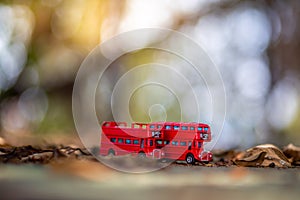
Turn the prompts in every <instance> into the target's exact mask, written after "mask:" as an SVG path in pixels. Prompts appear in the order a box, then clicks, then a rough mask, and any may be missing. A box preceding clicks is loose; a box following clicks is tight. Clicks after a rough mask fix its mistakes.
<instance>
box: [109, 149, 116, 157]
mask: <svg viewBox="0 0 300 200" xmlns="http://www.w3.org/2000/svg"><path fill="white" fill-rule="evenodd" d="M107 155H108V156H114V155H115V151H114V150H112V149H110V150H109V151H108V154H107Z"/></svg>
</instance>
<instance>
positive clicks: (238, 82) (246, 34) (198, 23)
mask: <svg viewBox="0 0 300 200" xmlns="http://www.w3.org/2000/svg"><path fill="white" fill-rule="evenodd" d="M299 17H300V2H299V1H296V0H294V1H293V0H287V1H284V2H283V1H280V0H265V1H239V0H211V1H205V0H191V1H188V2H187V1H183V0H163V1H146V0H124V1H117V0H111V1H108V0H89V1H85V0H73V1H69V0H10V1H9V0H4V1H1V3H0V137H3V138H4V139H5V140H7V141H8V142H10V143H12V144H15V145H18V144H24V143H25V144H28V143H30V142H31V141H32V139H33V138H41V139H44V140H46V141H48V138H50V139H49V141H50V140H56V139H57V138H59V139H58V140H61V141H62V142H63V141H67V140H69V139H70V138H71V139H70V140H72V138H76V137H77V136H76V130H75V126H74V122H73V117H72V89H73V84H74V80H75V77H76V73H77V71H78V69H79V67H80V65H81V63H82V61H83V60H84V58H85V57H86V56H87V55H88V54H89V52H90V51H91V50H92V49H93V48H95V47H96V46H97V45H98V44H100V43H101V42H103V41H105V40H107V39H109V38H111V37H113V36H114V35H117V34H119V33H122V32H124V31H129V30H133V29H138V28H146V27H162V28H169V29H174V30H178V31H180V32H183V33H185V34H186V35H188V36H190V37H191V38H192V39H193V40H195V41H196V42H198V43H199V44H201V45H202V46H203V47H204V48H205V49H206V51H207V53H208V54H209V56H210V57H211V58H212V60H213V61H214V62H215V64H216V66H217V67H218V69H219V71H220V73H221V76H222V78H223V81H224V87H225V90H226V111H227V112H226V119H225V123H224V127H223V132H222V135H221V138H220V140H219V141H218V144H217V146H216V148H223V149H229V148H247V147H249V146H252V145H254V144H259V143H274V144H276V145H280V146H282V145H286V144H288V143H294V144H297V145H300V134H299V132H300V110H299V101H300V98H299V92H300V82H299V80H300V79H299V75H300V67H299V66H300V58H299V53H300V26H299V23H298V21H299ZM137 55H139V57H138V58H139V59H140V60H135V62H134V63H132V61H130V60H129V61H128V60H127V62H131V65H135V64H141V63H146V61H149V59H148V56H151V55H152V54H151V52H148V53H147V52H146V53H145V52H141V53H140V54H137ZM120 62H122V59H121V61H120ZM181 70H182V71H184V68H183V69H181ZM108 73H109V72H108ZM111 76H112V77H113V76H114V75H113V74H112V75H111ZM111 81H113V80H111ZM211 81H212V82H213V80H211ZM105 84H106V85H108V88H109V85H110V80H109V79H108V80H106V82H105ZM109 91H110V90H109ZM108 93H109V92H108ZM157 94H161V95H168V94H166V93H164V92H163V91H160V89H159V88H158V89H157ZM135 95H142V96H143V95H145V91H144V93H143V92H142V91H141V92H140V93H139V94H135ZM137 99H138V98H137ZM138 101H139V100H137V102H135V103H133V105H130V107H132V109H133V112H132V113H133V115H134V113H136V115H135V116H133V119H135V120H137V121H143V120H145V121H147V120H149V119H146V118H143V116H139V115H138V113H140V109H142V107H143V106H141V105H140V104H139V105H140V106H138V105H135V104H138V103H139V102H138ZM140 101H142V100H140ZM204 102H205V100H204ZM177 103H178V102H175V101H174V105H173V109H174V111H173V112H171V113H173V114H174V116H172V114H171V115H168V116H167V119H168V120H176V119H177V118H176V116H177V114H178V113H177V111H176V107H177ZM153 109H154V110H155V107H154V108H153ZM158 113H159V112H158ZM206 114H208V115H209V113H206ZM206 114H205V113H204V114H203V115H204V117H203V120H204V122H206V121H205V119H206V118H205V116H206ZM208 122H209V120H208ZM61 138H63V139H61ZM65 138H68V139H66V140H64V139H65Z"/></svg>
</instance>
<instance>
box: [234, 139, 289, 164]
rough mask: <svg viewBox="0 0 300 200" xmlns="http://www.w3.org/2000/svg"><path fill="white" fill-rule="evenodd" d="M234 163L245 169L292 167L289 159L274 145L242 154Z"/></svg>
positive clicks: (266, 145)
mask: <svg viewBox="0 0 300 200" xmlns="http://www.w3.org/2000/svg"><path fill="white" fill-rule="evenodd" d="M233 162H234V163H235V164H236V165H238V166H243V167H255V166H261V167H275V166H276V167H291V163H290V161H289V159H288V158H287V157H286V156H285V155H284V154H283V152H282V151H281V150H280V149H279V148H278V147H276V146H274V145H272V144H264V145H259V146H256V147H253V148H250V149H248V150H246V152H241V153H239V154H238V155H237V156H236V157H235V158H234V159H233Z"/></svg>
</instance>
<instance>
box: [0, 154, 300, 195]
mask: <svg viewBox="0 0 300 200" xmlns="http://www.w3.org/2000/svg"><path fill="white" fill-rule="evenodd" d="M299 188H300V169H299V168H283V169H282V168H253V167H238V166H223V167H217V166H209V165H193V166H192V165H186V164H185V163H173V164H171V165H169V166H167V167H166V168H163V169H160V170H158V171H155V172H150V173H141V174H132V173H124V172H120V171H117V170H114V169H111V168H109V167H106V166H104V165H103V164H101V163H100V162H98V161H96V160H95V159H92V158H91V159H74V158H63V159H59V160H57V161H54V162H51V163H49V164H33V163H29V164H1V165H0V194H1V197H2V198H3V199H130V200H134V199H137V200H138V199H245V200H247V199H273V200H276V199H278V200H279V199H299V196H300V190H299ZM2 198H1V199H2Z"/></svg>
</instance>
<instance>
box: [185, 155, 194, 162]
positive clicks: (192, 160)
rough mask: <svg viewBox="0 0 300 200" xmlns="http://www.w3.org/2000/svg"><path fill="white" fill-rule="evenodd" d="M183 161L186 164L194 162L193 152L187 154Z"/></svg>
mask: <svg viewBox="0 0 300 200" xmlns="http://www.w3.org/2000/svg"><path fill="white" fill-rule="evenodd" d="M185 161H186V163H187V164H194V163H195V158H194V156H193V154H188V155H187V156H186V158H185Z"/></svg>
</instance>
